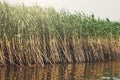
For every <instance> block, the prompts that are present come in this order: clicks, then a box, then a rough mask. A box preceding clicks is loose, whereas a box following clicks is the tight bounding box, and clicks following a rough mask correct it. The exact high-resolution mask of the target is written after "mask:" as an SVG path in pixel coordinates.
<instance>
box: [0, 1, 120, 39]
mask: <svg viewBox="0 0 120 80" xmlns="http://www.w3.org/2000/svg"><path fill="white" fill-rule="evenodd" d="M29 35H38V36H49V37H51V38H57V37H61V38H62V39H63V38H64V37H67V38H68V39H69V38H71V37H72V36H76V37H78V38H85V39H87V38H93V37H96V38H97V37H99V38H110V39H112V38H119V36H120V23H119V22H111V21H110V20H109V19H106V20H101V19H98V20H97V19H95V18H94V15H91V16H90V15H89V16H88V15H87V14H84V13H76V14H71V13H69V12H66V11H63V10H62V11H60V12H57V11H55V10H54V9H53V8H41V7H39V6H32V7H26V6H24V5H22V6H11V5H9V4H7V3H0V36H1V37H5V36H6V37H7V38H8V39H11V38H12V37H14V38H25V39H28V37H29Z"/></svg>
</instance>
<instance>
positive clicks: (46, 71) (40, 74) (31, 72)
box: [0, 62, 120, 80]
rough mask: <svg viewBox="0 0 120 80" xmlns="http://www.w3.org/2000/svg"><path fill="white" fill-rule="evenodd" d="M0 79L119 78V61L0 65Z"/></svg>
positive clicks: (96, 79) (101, 79) (115, 79)
mask: <svg viewBox="0 0 120 80" xmlns="http://www.w3.org/2000/svg"><path fill="white" fill-rule="evenodd" d="M0 80H120V63H119V62H109V63H91V64H84V63H82V64H74V65H73V64H68V65H64V64H56V65H53V66H51V65H46V66H45V67H44V68H43V67H40V66H35V67H26V68H13V67H0Z"/></svg>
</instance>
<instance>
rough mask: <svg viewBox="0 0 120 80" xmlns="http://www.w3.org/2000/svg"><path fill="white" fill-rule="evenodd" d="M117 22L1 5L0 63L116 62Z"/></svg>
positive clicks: (119, 46) (118, 45) (118, 44)
mask: <svg viewBox="0 0 120 80" xmlns="http://www.w3.org/2000/svg"><path fill="white" fill-rule="evenodd" d="M119 40H120V23H119V22H112V21H110V20H108V19H107V20H102V19H96V18H95V17H94V15H87V14H85V13H75V14H72V13H69V12H66V11H64V10H61V11H59V12H57V11H56V10H55V9H53V8H41V7H39V6H30V7H28V6H24V5H22V6H20V5H19V6H17V5H16V6H12V5H9V4H8V3H5V2H3V3H1V2H0V62H1V64H4V65H6V64H7V65H13V64H14V65H16V66H24V65H31V64H41V65H42V66H44V65H45V64H46V63H50V64H54V63H79V62H101V61H111V60H117V59H119V55H120V41H119Z"/></svg>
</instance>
